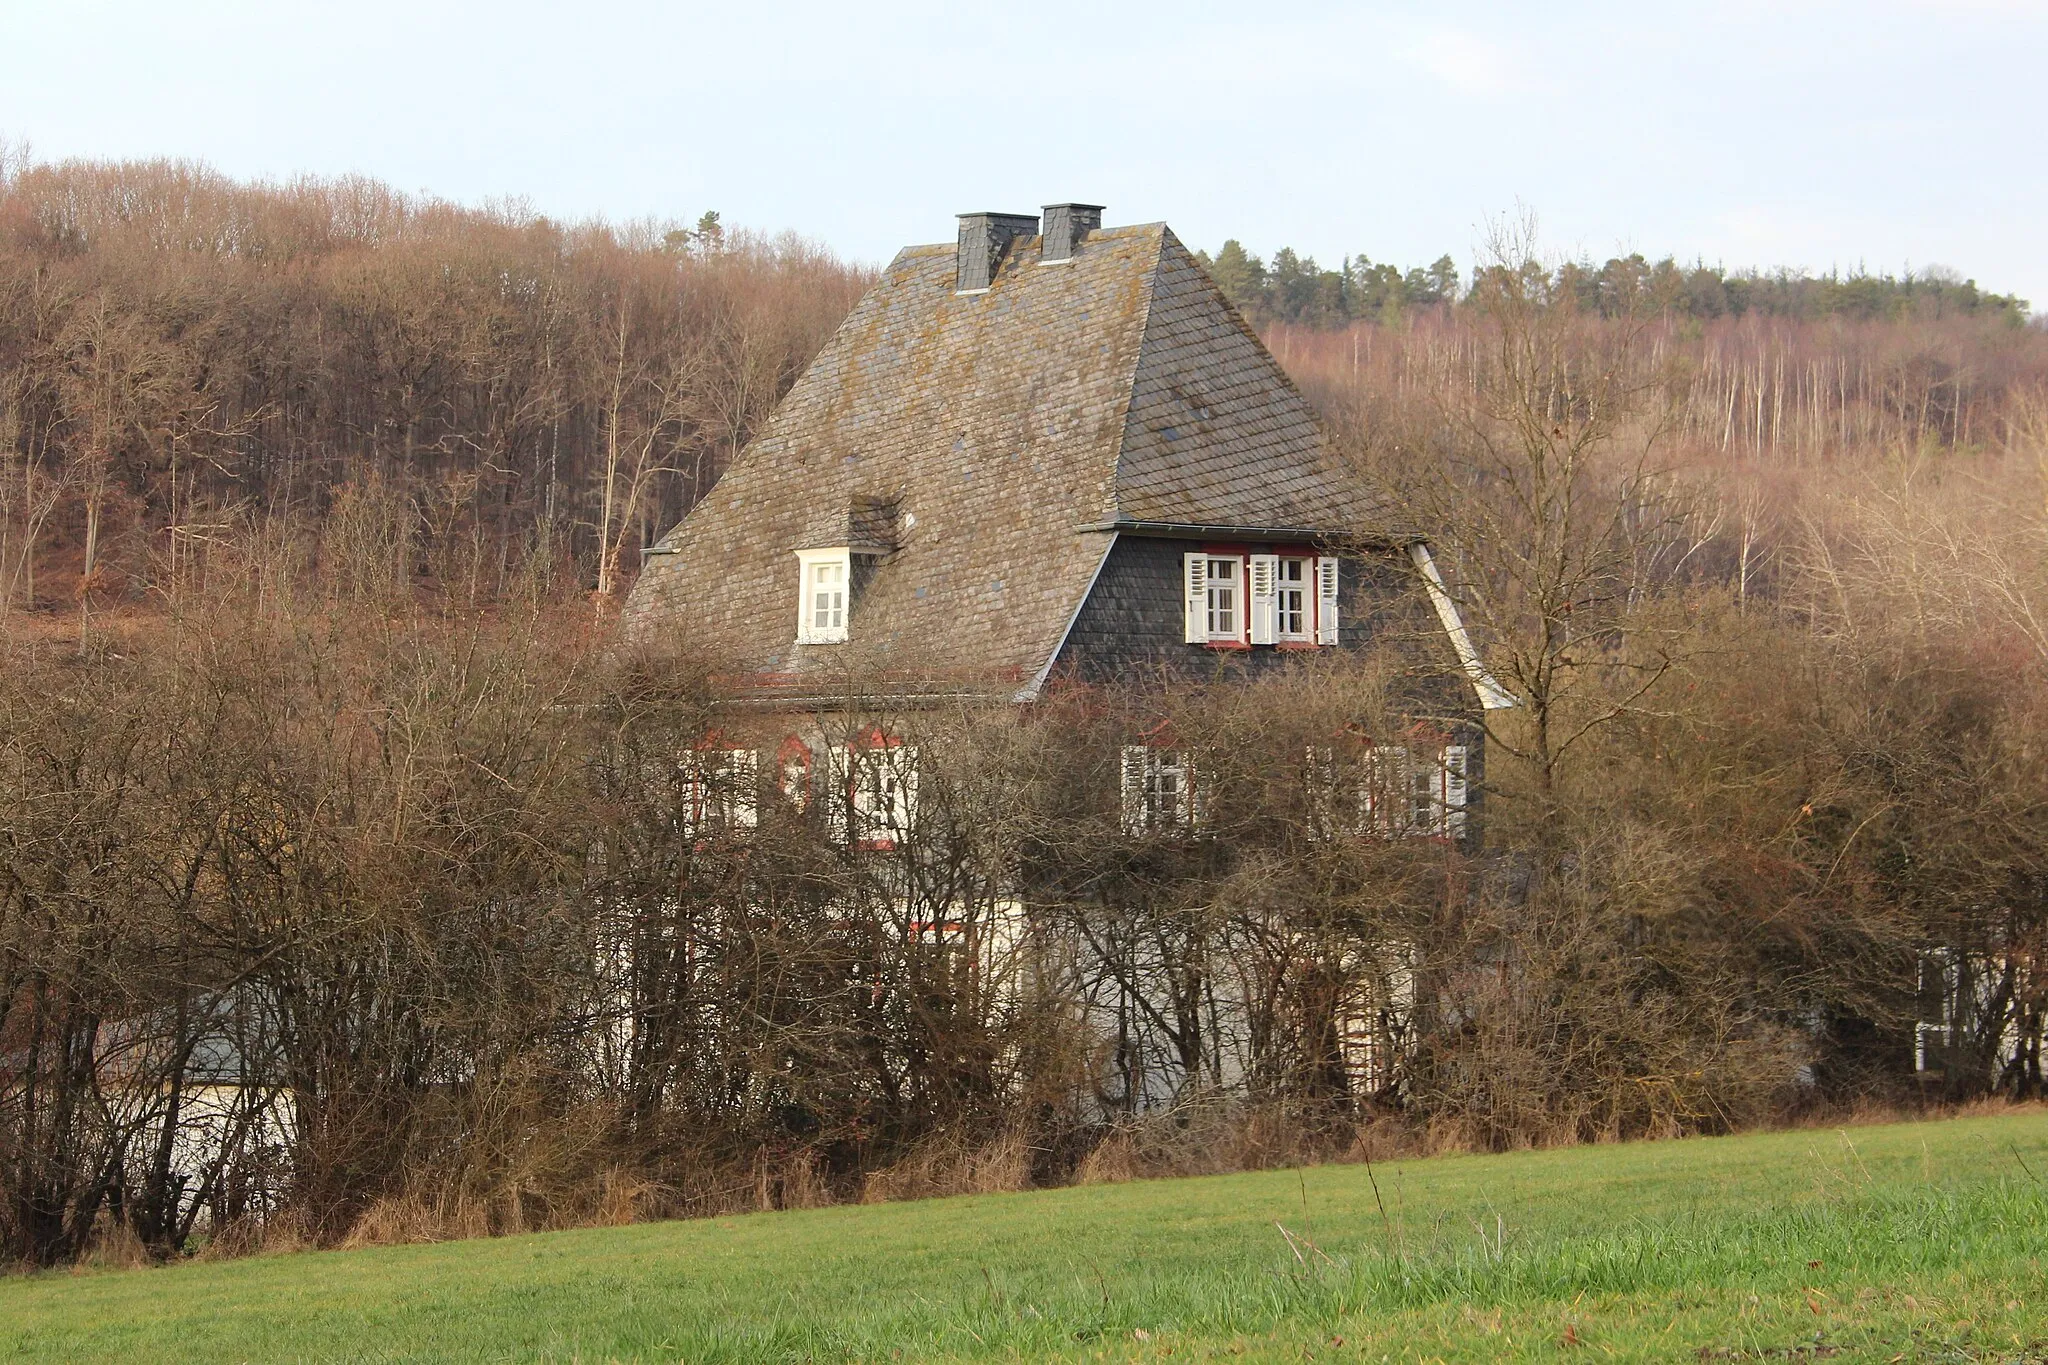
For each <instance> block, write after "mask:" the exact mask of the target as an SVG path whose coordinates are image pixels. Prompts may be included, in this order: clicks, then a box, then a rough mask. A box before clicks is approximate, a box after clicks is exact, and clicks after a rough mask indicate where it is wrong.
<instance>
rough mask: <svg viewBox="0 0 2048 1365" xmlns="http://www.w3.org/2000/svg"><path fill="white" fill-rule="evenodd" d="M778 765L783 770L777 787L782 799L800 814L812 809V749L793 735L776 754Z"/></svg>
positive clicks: (778, 776) (778, 775) (783, 742)
mask: <svg viewBox="0 0 2048 1365" xmlns="http://www.w3.org/2000/svg"><path fill="white" fill-rule="evenodd" d="M775 759H776V765H777V767H779V768H780V769H781V771H780V773H778V774H777V780H776V785H777V786H778V787H779V788H780V790H781V793H782V799H783V800H784V801H786V802H788V803H789V805H790V807H791V808H792V809H794V810H796V811H798V812H799V813H801V812H803V811H807V810H809V809H810V808H811V749H810V746H809V745H808V744H805V743H804V742H803V741H802V740H800V739H798V738H797V737H796V736H795V735H791V736H790V737H789V738H788V739H785V740H783V741H782V747H781V748H780V749H779V750H777V751H776V754H775Z"/></svg>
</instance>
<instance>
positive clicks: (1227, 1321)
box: [0, 1111, 2048, 1362]
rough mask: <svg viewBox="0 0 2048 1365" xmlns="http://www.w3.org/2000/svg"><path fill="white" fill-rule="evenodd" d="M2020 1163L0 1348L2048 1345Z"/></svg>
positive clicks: (1313, 1182)
mask: <svg viewBox="0 0 2048 1365" xmlns="http://www.w3.org/2000/svg"><path fill="white" fill-rule="evenodd" d="M1375 1178H1376V1181H1377V1187H1378V1193H1377V1195H1376V1194H1375V1189H1374V1182H1375ZM2044 1182H2048V1115H2043V1114H2042V1113H2040V1112H2039V1111H2035V1112H2024V1113H2013V1114H2007V1115H1999V1116H1994V1117H1985V1118H1970V1119H1958V1120H1950V1121H1945V1122H1930V1123H1920V1124H1894V1125H1888V1126H1883V1127H1863V1128H1852V1129H1848V1130H1839V1131H1838V1130H1807V1131H1798V1132H1788V1133H1774V1134H1765V1135H1758V1136H1748V1137H1739V1138H1717V1139H1708V1140H1698V1141H1688V1142H1663V1143H1641V1144H1633V1145H1626V1146H1610V1147H1586V1148H1576V1149H1569V1150H1561V1151H1551V1152H1532V1153H1522V1154H1516V1155H1508V1156H1490V1157H1448V1158H1438V1159H1434V1160H1427V1161H1408V1162H1400V1163H1391V1164H1383V1165H1380V1166H1378V1167H1375V1168H1374V1169H1373V1171H1372V1172H1371V1173H1370V1174H1369V1173H1368V1172H1367V1170H1366V1169H1365V1168H1364V1167H1361V1166H1342V1167H1318V1168H1313V1169H1309V1170H1304V1171H1274V1172H1264V1173H1260V1174H1255V1175H1243V1176H1228V1177H1219V1178H1214V1179H1200V1180H1178V1181H1156V1182H1143V1183H1136V1184H1129V1185H1117V1186H1096V1187H1092V1188H1083V1189H1070V1190H1054V1191H1046V1192H1041V1193H1033V1194H1019V1195H995V1196H983V1197H972V1198H960V1199H946V1200H936V1201H931V1202H926V1203H914V1204H885V1205H873V1206H868V1207H855V1208H838V1209H821V1210H816V1211H809V1212H798V1213H777V1214H760V1215H754V1216H749V1217H740V1218H726V1219H719V1220H715V1221H703V1222H689V1223H667V1224H652V1225H645V1226H640V1227H631V1228H619V1229H603V1230H592V1231H584V1232H565V1233H553V1234H547V1235H541V1236H530V1237H513V1238H504V1239H501V1240H496V1241H479V1242H454V1243H445V1244H441V1245H435V1246H411V1247H391V1248H384V1249H378V1250H370V1251H354V1252H324V1253H309V1254H301V1255H290V1256H275V1257H267V1258H257V1259H251V1260H244V1261H233V1262H220V1263H197V1264H188V1265H180V1266H174V1267H170V1268H167V1269H160V1270H134V1271H97V1272H80V1273H57V1274H49V1275H42V1276H36V1277H30V1278H16V1279H11V1280H5V1281H0V1353H4V1354H5V1356H6V1358H10V1359H31V1360H88V1359H91V1360H122V1361H147V1360H172V1359H177V1360H344V1359H345V1360H408V1359H422V1360H464V1361H470V1360H477V1361H481V1360H553V1361H564V1362H566V1361H606V1360H687V1361H728V1360H729V1361H755V1360H763V1361H766V1360H849V1359H851V1360H869V1359H880V1360H891V1359H932V1358H957V1357H981V1358H996V1359H1044V1358H1061V1359H1144V1360H1150V1359H1166V1358H1172V1359H1175V1360H1187V1359H1210V1358H1216V1359H1272V1360H1289V1361H1299V1360H1307V1359H1315V1360H1360V1359H1368V1360H1380V1359H1383V1358H1391V1359H1394V1360H1498V1359H1508V1360H1524V1359H1544V1360H1551V1359H1558V1358H1584V1359H1587V1360H1678V1359H1685V1360H1816V1359H1835V1360H1844V1361H1850V1360H1872V1361H1977V1360H1998V1361H2019V1360H2024V1361H2048V1183H2044ZM1382 1205H1384V1209H1385V1212H1384V1215H1383V1214H1382V1212H1381V1208H1382Z"/></svg>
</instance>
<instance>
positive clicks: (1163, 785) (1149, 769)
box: [1123, 744, 1200, 834]
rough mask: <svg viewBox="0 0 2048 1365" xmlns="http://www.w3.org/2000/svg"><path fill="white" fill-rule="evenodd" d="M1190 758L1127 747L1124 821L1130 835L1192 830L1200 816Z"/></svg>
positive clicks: (1167, 751)
mask: <svg viewBox="0 0 2048 1365" xmlns="http://www.w3.org/2000/svg"><path fill="white" fill-rule="evenodd" d="M1192 776H1193V775H1192V773H1191V772H1190V770H1189V764H1188V761H1187V755H1186V754H1185V753H1183V752H1182V751H1180V750H1178V749H1155V748H1152V747H1151V746H1149V745H1144V744H1126V745H1125V746H1124V750H1123V822H1124V832H1125V833H1126V834H1167V833H1171V832H1173V831H1175V830H1184V829H1189V828H1192V827H1193V825H1194V824H1195V821H1196V818H1197V816H1198V815H1199V814H1200V812H1199V810H1198V809H1197V807H1196V804H1195V799H1194V787H1193V781H1192Z"/></svg>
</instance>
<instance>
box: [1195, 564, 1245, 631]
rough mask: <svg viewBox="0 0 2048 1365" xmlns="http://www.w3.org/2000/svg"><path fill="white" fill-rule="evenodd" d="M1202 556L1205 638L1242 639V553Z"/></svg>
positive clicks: (1243, 593)
mask: <svg viewBox="0 0 2048 1365" xmlns="http://www.w3.org/2000/svg"><path fill="white" fill-rule="evenodd" d="M1202 559H1203V562H1204V565H1205V567H1206V572H1205V573H1204V575H1203V577H1204V580H1205V584H1204V592H1203V601H1202V609H1203V615H1204V618H1205V621H1206V627H1205V629H1206V633H1207V638H1208V639H1209V640H1210V641H1211V642H1212V643H1220V642H1230V643H1236V642H1238V641H1241V640H1243V639H1244V633H1245V600H1244V599H1245V590H1244V588H1245V584H1244V580H1245V572H1244V570H1245V563H1244V560H1245V557H1244V556H1243V555H1221V554H1219V555H1211V554H1205V555H1203V556H1202ZM1219 570H1220V571H1221V572H1219Z"/></svg>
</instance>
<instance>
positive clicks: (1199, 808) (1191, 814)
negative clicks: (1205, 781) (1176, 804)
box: [1178, 749, 1209, 830]
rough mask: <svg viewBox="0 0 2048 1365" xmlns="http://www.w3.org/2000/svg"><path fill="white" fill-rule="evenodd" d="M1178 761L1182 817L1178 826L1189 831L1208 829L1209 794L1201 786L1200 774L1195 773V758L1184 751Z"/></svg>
mask: <svg viewBox="0 0 2048 1365" xmlns="http://www.w3.org/2000/svg"><path fill="white" fill-rule="evenodd" d="M1178 757H1179V759H1180V802H1181V806H1180V808H1181V811H1182V815H1181V818H1180V822H1179V823H1180V824H1181V825H1182V827H1184V828H1186V829H1190V830H1200V829H1207V828H1208V827H1209V792H1208V789H1207V788H1206V787H1204V786H1203V785H1202V782H1201V777H1200V774H1198V773H1197V772H1196V771H1195V756H1194V755H1193V754H1191V753H1189V752H1188V751H1186V750H1185V749H1183V750H1182V751H1181V752H1180V753H1179V755H1178Z"/></svg>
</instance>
